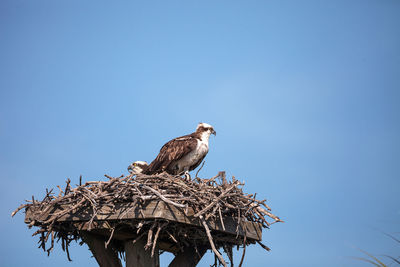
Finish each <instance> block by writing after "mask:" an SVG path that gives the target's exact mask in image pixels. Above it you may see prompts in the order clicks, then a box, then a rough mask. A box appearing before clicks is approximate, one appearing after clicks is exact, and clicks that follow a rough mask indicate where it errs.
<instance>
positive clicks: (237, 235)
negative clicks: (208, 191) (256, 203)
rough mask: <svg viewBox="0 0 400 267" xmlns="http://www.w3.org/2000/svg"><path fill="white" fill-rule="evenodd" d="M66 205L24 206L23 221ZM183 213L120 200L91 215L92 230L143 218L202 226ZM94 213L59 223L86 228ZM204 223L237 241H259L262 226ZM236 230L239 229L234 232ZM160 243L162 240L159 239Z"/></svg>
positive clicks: (123, 235) (78, 213) (123, 232)
mask: <svg viewBox="0 0 400 267" xmlns="http://www.w3.org/2000/svg"><path fill="white" fill-rule="evenodd" d="M64 208H65V206H64V207H63V206H62V205H60V206H58V207H57V208H56V209H52V210H49V211H47V212H46V213H45V214H43V215H42V216H38V215H37V214H38V213H37V212H36V209H34V208H33V207H30V208H27V209H26V214H25V223H27V224H30V223H32V222H33V221H34V222H33V224H34V225H40V224H41V223H42V222H44V221H46V220H47V219H48V218H49V217H50V216H51V215H52V214H55V213H58V212H61V211H63V210H64ZM186 214H187V215H185V212H184V210H183V209H181V208H177V207H175V206H173V205H170V204H168V203H165V202H163V201H160V200H152V201H147V202H145V203H144V205H141V206H139V205H135V206H134V205H133V203H120V204H117V205H116V206H115V207H114V208H111V207H109V206H102V207H99V210H98V212H97V214H96V216H95V217H94V220H93V222H92V225H91V229H90V230H91V233H96V234H100V235H104V236H106V237H107V236H109V235H110V231H111V228H112V223H113V222H121V223H123V222H127V223H129V222H138V221H143V220H157V219H158V220H167V221H169V222H176V223H182V224H184V225H190V226H196V227H199V228H202V226H201V222H200V220H199V219H198V218H195V217H194V216H193V215H194V211H193V210H191V209H188V210H187V212H186ZM92 216H93V210H92V209H91V208H87V209H80V210H75V211H73V212H70V213H67V214H65V215H63V216H61V217H60V218H58V219H57V221H58V222H60V223H66V222H69V223H70V225H71V226H72V227H75V228H76V229H79V230H81V231H85V230H89V221H90V219H91V218H92ZM207 224H208V226H209V228H210V230H212V231H213V232H215V231H216V232H218V233H221V234H224V235H226V237H227V239H229V238H232V239H237V240H238V242H239V243H240V242H241V240H243V237H244V235H246V238H247V240H249V241H261V238H262V226H261V225H260V224H258V223H254V222H248V221H245V222H241V223H240V225H239V226H238V222H237V221H236V220H234V219H233V218H230V217H226V218H223V225H222V223H221V220H220V218H217V219H209V220H208V221H207ZM236 230H238V232H236ZM135 232H136V231H132V230H129V229H128V228H125V229H123V228H121V229H119V230H118V231H116V232H115V233H114V238H115V239H117V240H122V241H123V240H128V239H132V238H135V237H136V233H135ZM161 243H162V242H161ZM163 247H164V250H166V251H170V252H176V248H174V247H173V246H170V245H166V246H163Z"/></svg>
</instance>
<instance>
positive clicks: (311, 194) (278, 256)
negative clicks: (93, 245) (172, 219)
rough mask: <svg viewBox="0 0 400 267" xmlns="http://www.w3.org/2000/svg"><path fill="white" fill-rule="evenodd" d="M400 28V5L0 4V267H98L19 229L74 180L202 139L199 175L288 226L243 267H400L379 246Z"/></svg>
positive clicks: (397, 160)
mask: <svg viewBox="0 0 400 267" xmlns="http://www.w3.org/2000/svg"><path fill="white" fill-rule="evenodd" d="M399 12H400V2H399V1H397V0H392V1H390V0H379V1H378V0H376V1H374V0H359V1H357V0H351V1H246V2H244V1H190V2H189V1H140V2H139V1H114V2H112V3H111V2H106V1H21V0H12V1H11V0H4V1H1V3H0V38H1V42H0V59H1V60H0V73H1V79H0V147H1V153H0V170H1V176H0V177H1V183H2V186H1V189H0V200H1V203H2V204H1V206H0V211H1V213H2V214H3V216H2V217H1V220H0V226H1V227H2V229H3V233H2V241H3V242H1V245H0V265H1V266H26V265H28V264H29V265H30V266H56V265H57V266H97V265H96V262H95V260H94V259H93V258H90V253H89V252H88V250H87V248H86V247H79V246H78V245H74V246H73V247H72V248H71V254H72V258H73V262H72V263H69V262H68V261H67V258H66V256H65V255H64V254H63V253H62V251H61V248H60V247H59V246H57V247H56V248H55V250H54V252H53V253H52V255H50V257H47V256H46V254H45V253H43V252H42V251H40V250H39V249H37V244H36V242H37V239H36V238H32V237H31V234H32V233H33V230H32V229H31V230H29V229H27V227H26V226H25V225H24V223H23V213H21V214H19V215H17V216H16V217H15V218H11V217H10V213H11V212H12V211H13V210H14V209H15V208H16V207H17V206H19V204H21V203H22V202H23V201H24V199H30V198H31V196H32V195H35V196H37V197H41V196H43V193H44V191H45V188H46V187H48V188H53V187H56V185H61V184H63V183H64V181H65V180H66V179H67V178H71V179H72V180H73V182H75V183H77V182H78V179H79V175H81V174H82V175H83V179H84V180H97V179H103V175H104V174H109V175H112V176H119V175H121V174H125V173H126V167H127V166H128V165H129V164H130V163H131V162H132V161H135V160H146V161H151V160H152V159H153V158H154V157H155V156H156V154H157V152H158V150H159V149H160V147H161V146H162V145H163V144H164V143H165V142H166V141H168V140H169V139H171V138H174V137H177V136H180V135H184V134H187V133H191V132H192V131H194V129H195V127H196V125H197V123H198V122H200V121H202V122H208V123H210V124H212V125H213V126H214V128H215V129H216V131H217V133H218V134H217V136H216V137H215V138H211V140H210V147H211V149H210V152H209V154H208V155H207V157H206V165H205V167H204V168H203V169H202V171H201V175H202V176H203V177H211V176H213V175H215V174H216V173H217V172H218V171H220V170H226V171H227V173H228V175H235V176H236V177H237V178H238V179H239V180H243V181H245V183H246V186H245V191H246V192H249V193H253V192H257V193H258V194H257V195H258V196H259V198H267V199H268V203H269V204H270V206H271V207H272V209H273V212H274V213H275V214H277V215H279V216H280V217H281V218H282V219H284V220H285V223H282V224H275V225H273V227H271V229H270V230H265V231H264V232H263V234H264V236H263V238H264V239H263V240H264V243H265V244H267V245H268V246H270V247H271V248H272V250H271V252H269V253H267V252H265V251H263V250H262V249H261V248H259V247H258V246H252V247H249V248H248V250H247V252H246V255H247V256H246V266H266V265H267V264H268V265H269V266H365V263H363V262H359V261H356V260H353V259H351V258H350V257H352V256H355V257H357V256H362V254H361V253H360V252H359V251H358V250H357V248H361V249H364V250H367V251H369V252H371V253H374V254H375V255H381V254H389V255H394V256H400V255H399V253H398V252H399V244H396V243H395V242H394V241H393V240H391V239H389V238H388V237H386V236H384V235H383V234H382V233H381V231H385V232H388V233H393V234H395V233H396V232H397V233H398V232H399V231H400V230H399V223H400V209H399V205H398V203H399V200H400V197H399V196H400V194H399V188H400V179H399V178H400V169H399V166H400V152H399V151H400V140H399V136H400V105H399V101H400V91H399V90H400V49H399V47H400V16H399ZM240 253H241V252H238V253H237V254H235V259H236V262H239V261H240ZM169 259H171V257H170V256H163V257H162V258H161V261H162V266H167V263H168V260H169ZM212 262H213V258H212V257H211V254H210V253H208V254H207V255H206V256H205V257H204V258H203V260H202V261H201V264H200V266H209V265H210V264H211V263H212Z"/></svg>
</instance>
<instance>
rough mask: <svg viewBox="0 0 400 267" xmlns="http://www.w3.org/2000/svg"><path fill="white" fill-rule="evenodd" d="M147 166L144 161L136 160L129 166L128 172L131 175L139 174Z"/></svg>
mask: <svg viewBox="0 0 400 267" xmlns="http://www.w3.org/2000/svg"><path fill="white" fill-rule="evenodd" d="M148 166H149V164H148V163H147V162H146V161H140V160H138V161H135V162H134V163H132V164H131V165H129V167H128V171H129V172H130V173H132V174H139V173H142V172H143V171H144V170H145V169H146V168H147V167H148Z"/></svg>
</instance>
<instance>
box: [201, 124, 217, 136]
mask: <svg viewBox="0 0 400 267" xmlns="http://www.w3.org/2000/svg"><path fill="white" fill-rule="evenodd" d="M196 132H200V133H203V132H206V133H208V136H210V135H211V134H213V135H217V132H216V131H215V130H214V128H213V127H212V126H211V125H210V124H208V123H204V122H200V123H199V124H198V125H197V128H196Z"/></svg>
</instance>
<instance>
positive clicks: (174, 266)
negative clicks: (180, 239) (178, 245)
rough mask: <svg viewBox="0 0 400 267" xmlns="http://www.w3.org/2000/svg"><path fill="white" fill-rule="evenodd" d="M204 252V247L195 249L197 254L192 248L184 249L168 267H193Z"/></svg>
mask: <svg viewBox="0 0 400 267" xmlns="http://www.w3.org/2000/svg"><path fill="white" fill-rule="evenodd" d="M206 252H207V247H206V246H201V247H197V252H196V249H195V248H194V247H184V248H183V252H182V251H181V252H179V253H178V254H177V255H176V256H175V258H174V259H173V260H172V261H171V263H170V264H169V265H168V267H195V266H196V265H197V263H199V261H200V260H201V258H202V257H203V255H204V254H205V253H206Z"/></svg>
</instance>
